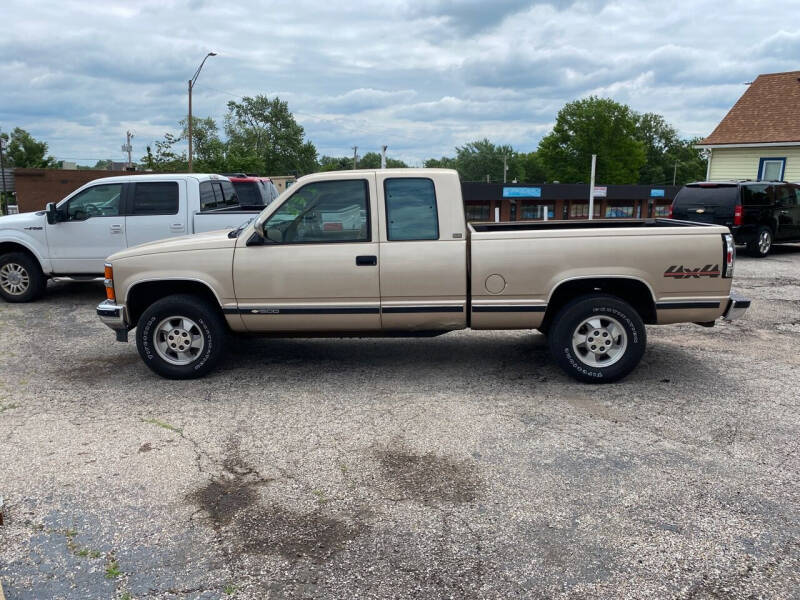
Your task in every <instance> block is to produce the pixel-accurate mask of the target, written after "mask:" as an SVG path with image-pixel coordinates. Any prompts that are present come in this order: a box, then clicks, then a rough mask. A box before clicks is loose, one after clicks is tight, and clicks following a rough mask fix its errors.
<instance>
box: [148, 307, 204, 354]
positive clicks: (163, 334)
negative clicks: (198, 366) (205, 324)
mask: <svg viewBox="0 0 800 600" xmlns="http://www.w3.org/2000/svg"><path fill="white" fill-rule="evenodd" d="M153 345H154V346H155V348H156V352H157V353H158V355H159V356H160V357H161V358H163V359H164V360H165V361H167V362H168V363H170V364H172V365H188V364H189V363H191V362H193V361H194V360H196V359H197V358H198V357H199V356H200V355H201V354H202V353H203V350H204V349H205V347H206V337H205V335H203V331H202V329H200V327H198V325H197V323H195V322H194V321H192V320H191V319H189V318H187V317H167V318H166V319H164V320H163V321H161V322H160V323H159V324H158V325H157V326H156V328H155V332H154V333H153Z"/></svg>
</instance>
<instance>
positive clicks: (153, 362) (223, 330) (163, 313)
mask: <svg viewBox="0 0 800 600" xmlns="http://www.w3.org/2000/svg"><path fill="white" fill-rule="evenodd" d="M172 318H174V319H172ZM184 323H187V324H188V323H191V325H192V326H184ZM165 330H169V332H170V333H169V335H174V339H173V338H169V339H168V334H167V333H166V332H165ZM182 332H185V333H186V335H183V333H182ZM227 333H228V332H227V327H226V326H225V321H224V319H223V318H222V315H221V314H220V312H219V310H218V309H217V308H216V307H215V306H211V305H210V304H209V303H208V302H206V301H205V300H203V299H202V298H198V297H197V296H192V295H189V294H176V295H174V296H167V297H166V298H162V299H161V300H159V301H158V302H155V303H154V304H152V305H151V306H150V307H149V308H148V309H147V310H145V311H144V314H142V316H141V317H140V318H139V322H138V323H137V326H136V348H137V349H138V350H139V356H141V357H142V360H143V361H144V363H145V364H146V365H147V366H148V367H149V368H150V369H151V370H152V371H153V372H155V373H157V374H159V375H161V376H162V377H166V378H167V379H195V378H197V377H202V376H204V375H206V374H207V373H208V372H209V371H211V370H212V369H213V368H214V367H215V366H216V365H217V363H219V361H220V359H221V358H222V356H223V355H224V353H225V338H226V337H227ZM200 338H202V346H201V347H199V348H195V347H194V346H191V347H190V343H191V341H195V340H197V339H200ZM173 344H175V345H176V346H175V348H179V349H184V348H185V349H186V350H185V351H184V352H188V353H189V354H192V353H194V352H196V356H187V355H186V354H185V353H184V352H181V353H180V354H179V352H178V350H177V349H173V347H172V346H171V345H173ZM177 344H186V345H179V346H178V345H177ZM169 359H171V360H173V361H186V360H188V361H189V362H186V363H185V364H175V363H174V362H170V360H169Z"/></svg>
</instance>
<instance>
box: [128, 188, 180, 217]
mask: <svg viewBox="0 0 800 600" xmlns="http://www.w3.org/2000/svg"><path fill="white" fill-rule="evenodd" d="M131 214H133V215H175V214H178V184H177V182H174V181H156V182H147V183H139V182H137V183H136V184H135V185H134V188H133V206H132V207H131Z"/></svg>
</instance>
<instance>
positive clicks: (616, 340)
mask: <svg viewBox="0 0 800 600" xmlns="http://www.w3.org/2000/svg"><path fill="white" fill-rule="evenodd" d="M548 343H549V346H550V353H551V354H552V356H553V359H554V360H555V361H556V363H557V364H558V366H560V367H561V368H562V369H563V370H564V372H566V373H567V375H569V376H571V377H573V378H575V379H577V380H579V381H585V382H589V383H610V382H612V381H617V380H619V379H622V378H623V377H625V376H626V375H627V374H628V373H630V372H631V371H632V370H633V369H634V368H635V367H636V365H638V364H639V361H640V360H641V359H642V355H643V354H644V349H645V346H646V344H647V332H646V331H645V327H644V322H643V321H642V318H641V317H640V316H639V313H638V312H636V310H635V309H634V308H633V307H632V306H631V305H630V304H628V303H627V302H623V301H622V300H620V299H619V298H615V297H613V296H605V295H600V294H595V295H590V296H582V297H581V298H577V299H575V300H573V301H572V302H570V303H569V304H567V305H566V306H565V307H564V308H562V309H561V310H560V311H559V312H558V314H557V315H556V317H555V319H554V320H553V323H552V325H551V327H550V335H549V336H548Z"/></svg>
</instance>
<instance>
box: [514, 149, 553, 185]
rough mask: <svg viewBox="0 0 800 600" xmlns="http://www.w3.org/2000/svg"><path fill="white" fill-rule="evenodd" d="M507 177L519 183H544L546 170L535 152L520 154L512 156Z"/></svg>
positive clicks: (546, 177) (546, 178)
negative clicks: (509, 176)
mask: <svg viewBox="0 0 800 600" xmlns="http://www.w3.org/2000/svg"><path fill="white" fill-rule="evenodd" d="M509 167H510V168H509V175H511V178H512V179H516V180H517V181H519V182H521V183H544V182H545V181H547V180H548V176H547V170H546V169H545V167H544V165H543V164H542V161H541V159H540V158H539V155H538V154H537V153H536V152H527V153H526V152H520V153H517V154H515V155H514V156H513V158H512V160H511V164H510V166H509Z"/></svg>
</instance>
